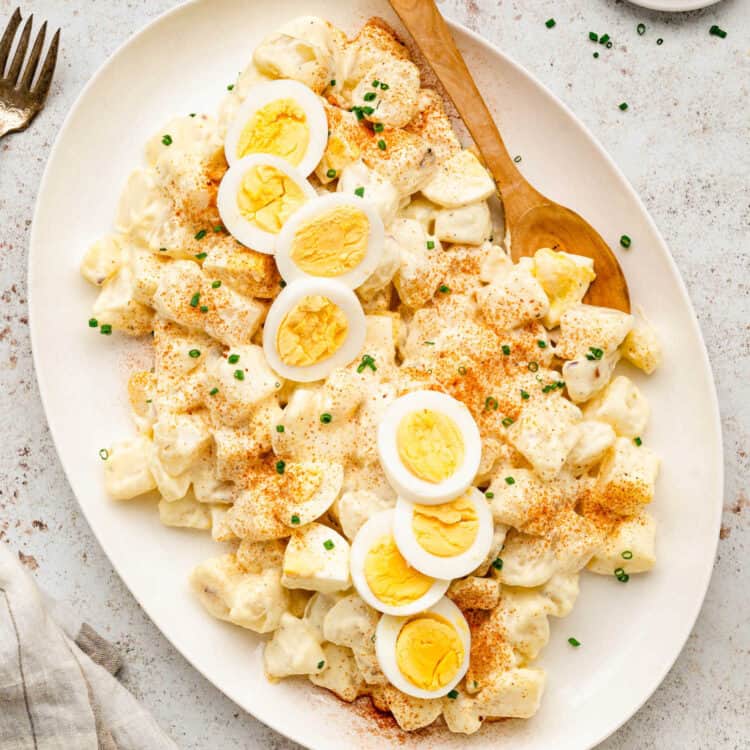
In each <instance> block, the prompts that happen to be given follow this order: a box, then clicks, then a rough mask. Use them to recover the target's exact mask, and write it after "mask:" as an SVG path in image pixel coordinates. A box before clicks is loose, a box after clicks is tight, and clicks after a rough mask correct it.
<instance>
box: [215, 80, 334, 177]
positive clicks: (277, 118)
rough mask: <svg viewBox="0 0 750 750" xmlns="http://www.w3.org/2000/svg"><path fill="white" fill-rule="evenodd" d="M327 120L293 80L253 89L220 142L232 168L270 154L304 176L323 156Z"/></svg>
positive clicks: (306, 91)
mask: <svg viewBox="0 0 750 750" xmlns="http://www.w3.org/2000/svg"><path fill="white" fill-rule="evenodd" d="M327 140H328V121H327V119H326V114H325V111H324V109H323V104H322V102H321V100H320V99H319V98H318V97H317V96H316V95H315V94H314V93H313V92H312V91H311V90H310V89H309V88H307V86H305V85H304V84H302V83H299V82H297V81H270V82H268V83H262V84H260V85H258V86H254V87H253V88H252V89H250V91H249V93H248V95H247V98H246V99H245V101H244V103H243V104H242V106H241V107H240V109H239V111H238V112H237V115H236V117H235V119H234V121H233V122H232V124H231V125H230V126H229V130H228V131H227V137H226V140H225V141H224V151H225V153H226V157H227V162H228V163H229V164H230V165H232V164H234V163H235V162H236V161H239V160H240V159H242V158H244V157H245V156H249V155H250V154H271V155H272V156H277V157H279V158H280V159H283V160H284V161H285V162H287V163H288V164H290V165H291V166H293V167H296V168H297V169H298V170H299V171H300V172H301V173H302V174H303V175H305V176H307V175H309V174H310V172H312V171H313V169H315V167H316V166H317V164H318V162H319V161H320V160H321V158H322V156H323V151H324V150H325V147H326V142H327Z"/></svg>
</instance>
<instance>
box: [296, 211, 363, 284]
mask: <svg viewBox="0 0 750 750" xmlns="http://www.w3.org/2000/svg"><path fill="white" fill-rule="evenodd" d="M369 233H370V220H369V219H368V218H367V214H365V213H364V212H363V211H360V210H359V209H358V208H355V207H354V206H339V207H337V208H332V209H330V210H329V211H324V212H323V213H321V214H318V216H316V217H315V218H314V219H312V220H311V221H308V222H306V223H305V224H302V225H301V226H300V228H299V229H298V230H297V232H296V233H295V235H294V240H292V247H291V250H290V252H289V255H290V257H291V259H292V260H293V261H294V263H295V264H296V265H297V267H298V268H299V269H300V270H302V271H304V272H305V273H308V274H310V275H311V276H325V277H329V278H330V277H332V276H341V275H342V274H345V273H348V272H349V271H351V270H352V269H354V268H356V267H357V266H358V265H359V264H360V263H361V262H362V261H363V260H364V257H365V255H366V253H367V238H368V236H369Z"/></svg>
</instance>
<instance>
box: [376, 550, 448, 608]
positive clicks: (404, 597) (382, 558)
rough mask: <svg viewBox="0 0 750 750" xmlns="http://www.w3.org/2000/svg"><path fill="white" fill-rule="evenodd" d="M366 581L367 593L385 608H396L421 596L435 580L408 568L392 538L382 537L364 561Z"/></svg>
mask: <svg viewBox="0 0 750 750" xmlns="http://www.w3.org/2000/svg"><path fill="white" fill-rule="evenodd" d="M364 569H365V580H366V581H367V585H368V586H369V587H370V591H372V593H373V594H374V595H375V596H376V597H377V598H378V599H380V601H381V602H383V603H384V604H388V605H390V606H393V607H399V606H402V605H404V604H410V603H411V602H413V601H416V600H417V599H419V598H420V597H421V596H424V595H425V594H426V593H427V592H428V591H429V590H430V588H431V586H432V584H433V583H434V579H432V578H430V577H429V576H426V575H423V574H422V573H420V572H419V571H418V570H415V569H414V568H412V567H411V565H409V563H408V562H406V560H405V559H404V558H403V557H402V556H401V553H400V552H399V551H398V547H397V546H396V542H395V541H394V539H393V537H392V536H384V537H382V538H381V539H378V541H377V542H376V543H375V544H374V545H373V546H372V547H371V548H370V550H369V551H368V553H367V556H366V557H365V565H364Z"/></svg>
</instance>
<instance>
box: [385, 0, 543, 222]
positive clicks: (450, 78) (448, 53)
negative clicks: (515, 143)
mask: <svg viewBox="0 0 750 750" xmlns="http://www.w3.org/2000/svg"><path fill="white" fill-rule="evenodd" d="M390 3H391V6H392V7H393V9H394V10H395V11H396V13H397V14H398V16H399V18H400V19H401V21H402V23H403V24H404V26H405V27H406V29H407V30H408V31H409V33H410V34H411V35H412V37H413V38H414V41H415V42H416V43H417V45H418V46H419V49H420V50H421V51H422V54H423V55H424V56H425V59H426V60H427V62H428V63H429V64H430V65H431V66H432V69H433V70H434V71H435V75H437V77H438V79H439V80H440V82H441V83H442V84H443V86H444V87H445V90H446V92H447V93H448V96H450V98H451V99H452V100H453V104H455V106H456V109H457V110H458V114H459V115H461V119H462V120H463V121H464V123H465V124H466V127H467V129H468V130H469V132H470V133H471V137H472V138H473V139H474V143H476V145H477V148H478V149H479V151H480V152H481V154H482V156H483V157H484V160H485V163H486V165H487V167H488V169H489V170H490V173H491V174H492V176H493V177H494V179H495V182H496V183H497V186H498V189H499V190H500V195H501V196H502V198H503V203H504V204H505V210H506V213H509V214H511V215H512V214H514V213H515V209H516V208H518V209H521V205H519V204H524V205H525V204H526V202H527V200H523V199H522V195H523V196H525V197H526V199H528V197H529V191H531V192H532V193H535V192H536V191H535V190H534V188H532V187H531V185H529V184H528V183H527V182H526V180H525V179H524V177H523V175H522V174H521V173H520V172H519V171H518V169H517V168H516V165H515V164H514V163H513V159H511V157H510V154H508V150H507V149H506V148H505V144H504V143H503V139H502V137H501V136H500V133H499V131H498V129H497V126H496V125H495V121H494V120H493V119H492V115H491V114H490V111H489V109H487V105H486V104H485V101H484V99H483V98H482V95H481V94H480V93H479V90H478V89H477V85H476V83H474V79H473V78H472V77H471V73H469V69H468V68H467V67H466V63H465V62H464V59H463V56H462V55H461V53H460V52H459V51H458V48H457V47H456V43H455V42H454V41H453V35H452V34H451V32H450V29H449V28H448V26H447V24H446V23H445V21H444V20H443V17H442V15H440V11H439V10H438V9H437V7H436V5H435V3H434V0H390ZM509 218H511V216H509Z"/></svg>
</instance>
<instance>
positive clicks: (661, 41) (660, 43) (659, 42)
mask: <svg viewBox="0 0 750 750" xmlns="http://www.w3.org/2000/svg"><path fill="white" fill-rule="evenodd" d="M656 43H657V44H658V45H659V46H660V47H661V45H662V44H664V40H663V39H662V38H661V37H659V38H658V39H657V40H656Z"/></svg>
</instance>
